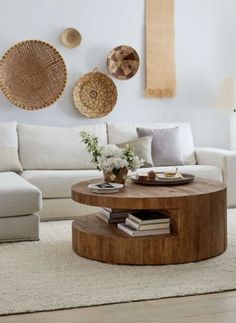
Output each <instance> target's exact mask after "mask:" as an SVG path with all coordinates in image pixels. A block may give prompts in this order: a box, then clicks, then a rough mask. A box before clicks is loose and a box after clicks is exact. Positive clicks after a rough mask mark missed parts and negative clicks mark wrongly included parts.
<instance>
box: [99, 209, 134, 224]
mask: <svg viewBox="0 0 236 323" xmlns="http://www.w3.org/2000/svg"><path fill="white" fill-rule="evenodd" d="M129 212H130V210H124V209H110V208H107V207H104V208H101V209H100V212H99V213H98V214H97V215H98V216H99V218H100V219H102V220H103V221H105V222H106V223H110V224H114V223H122V222H125V219H126V218H127V216H128V213H129Z"/></svg>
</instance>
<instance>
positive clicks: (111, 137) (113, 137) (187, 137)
mask: <svg viewBox="0 0 236 323" xmlns="http://www.w3.org/2000/svg"><path fill="white" fill-rule="evenodd" d="M174 127H178V128H179V135H180V147H181V151H182V154H183V160H184V164H185V165H195V164H196V163H197V162H196V158H195V153H194V144H193V136H192V131H191V127H190V124H189V123H188V122H134V123H132V122H130V123H108V124H107V132H108V142H109V144H119V143H122V142H125V141H130V140H134V139H136V138H137V137H138V135H137V132H136V128H148V129H162V128H174Z"/></svg>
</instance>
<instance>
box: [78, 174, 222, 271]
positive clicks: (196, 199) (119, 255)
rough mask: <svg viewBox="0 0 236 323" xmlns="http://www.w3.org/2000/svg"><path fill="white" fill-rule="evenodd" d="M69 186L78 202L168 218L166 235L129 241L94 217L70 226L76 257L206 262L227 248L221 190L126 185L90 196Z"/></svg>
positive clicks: (203, 184)
mask: <svg viewBox="0 0 236 323" xmlns="http://www.w3.org/2000/svg"><path fill="white" fill-rule="evenodd" d="M91 182H94V181H88V182H82V183H80V184H77V185H75V186H73V188H72V192H73V199H74V200H75V201H77V202H80V203H85V204H90V205H97V206H106V207H111V208H127V209H147V210H148V209H158V210H162V211H164V212H165V213H167V214H169V216H170V219H171V220H170V221H171V234H169V235H161V236H154V235H153V236H146V237H130V236H128V235H126V234H125V233H123V232H122V231H120V230H119V229H117V227H116V226H115V225H108V224H106V223H105V222H103V221H102V220H101V219H100V218H98V217H97V215H96V213H95V214H91V215H87V216H84V217H81V218H80V219H78V220H75V221H74V222H73V225H72V226H73V229H72V240H73V249H74V251H75V252H76V253H78V254H79V255H80V256H83V257H86V258H90V259H94V260H99V261H103V262H107V263H113V264H133V265H155V264H178V263H186V262H192V261H200V260H203V259H208V258H211V257H214V256H216V255H219V254H221V253H222V252H224V251H225V249H226V246H227V223H226V210H227V209H226V187H225V185H224V184H222V183H220V182H215V181H210V180H205V179H196V180H195V181H194V182H193V183H191V184H187V185H180V186H175V187H173V186H172V187H147V186H141V185H137V184H133V183H131V182H128V184H127V186H126V187H125V189H124V191H123V192H120V193H116V194H102V195H101V194H93V193H90V192H89V191H88V189H87V185H88V184H89V183H91Z"/></svg>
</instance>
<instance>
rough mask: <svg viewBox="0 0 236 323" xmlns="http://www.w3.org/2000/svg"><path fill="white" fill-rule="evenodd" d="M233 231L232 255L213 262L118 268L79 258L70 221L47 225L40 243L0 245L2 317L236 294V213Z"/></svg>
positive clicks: (231, 224) (231, 218)
mask: <svg viewBox="0 0 236 323" xmlns="http://www.w3.org/2000/svg"><path fill="white" fill-rule="evenodd" d="M228 232H229V234H228V237H229V240H228V244H229V245H228V249H227V251H226V252H225V253H224V254H222V255H220V256H218V257H215V258H212V259H210V260H206V261H202V262H199V263H189V264H185V265H171V266H145V267H142V266H116V265H108V264H102V263H99V262H96V261H92V260H88V259H84V258H80V257H79V256H77V255H76V254H74V252H73V251H72V248H71V238H70V237H71V221H60V222H45V223H42V224H41V241H40V242H21V243H6V244H1V245H0V314H11V313H23V312H34V311H46V310H54V309H62V308H73V307H83V306H91V305H99V304H110V303H118V302H130V301H138V300H147V299H158V298H164V297H173V296H184V295H195V294H203V293H210V292H219V291H225V290H233V289H236V210H229V216H228Z"/></svg>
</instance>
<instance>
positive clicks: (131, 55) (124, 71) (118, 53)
mask: <svg viewBox="0 0 236 323" xmlns="http://www.w3.org/2000/svg"><path fill="white" fill-rule="evenodd" d="M107 68H108V71H109V72H110V73H111V75H113V76H114V77H116V78H117V79H118V80H128V79H130V78H131V77H133V76H134V75H135V74H136V73H137V71H138V68H139V56H138V54H137V52H136V51H135V50H134V49H133V48H132V47H130V46H126V45H121V46H118V47H116V48H114V49H112V51H111V52H110V53H109V55H108V57H107Z"/></svg>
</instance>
